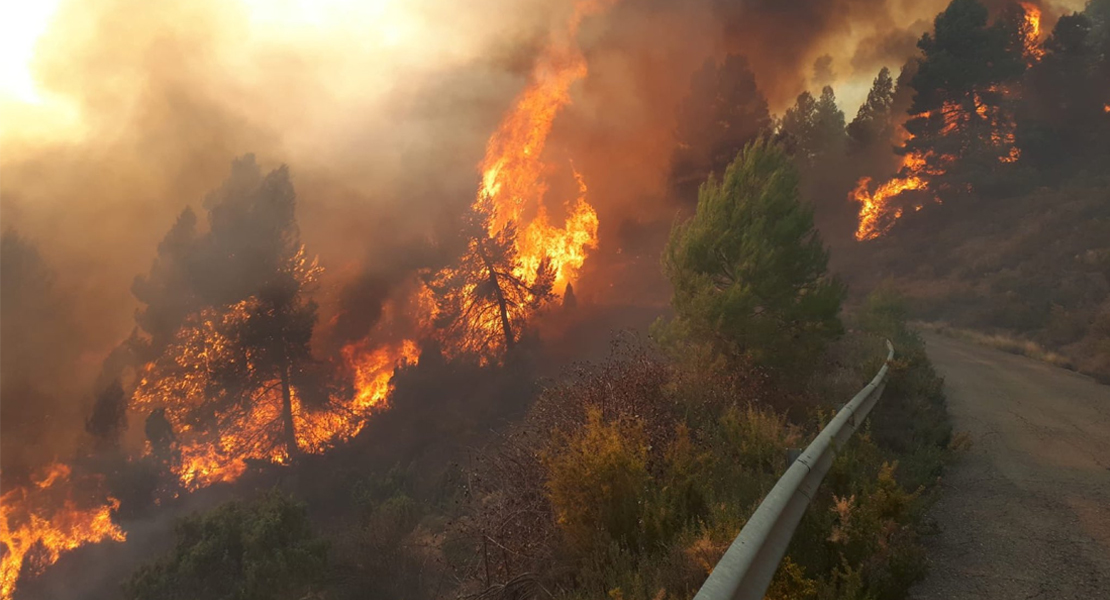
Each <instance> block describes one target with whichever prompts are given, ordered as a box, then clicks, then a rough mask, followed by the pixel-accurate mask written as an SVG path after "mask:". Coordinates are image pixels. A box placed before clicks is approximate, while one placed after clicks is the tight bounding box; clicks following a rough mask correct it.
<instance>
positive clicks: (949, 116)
mask: <svg viewBox="0 0 1110 600" xmlns="http://www.w3.org/2000/svg"><path fill="white" fill-rule="evenodd" d="M986 92H990V93H992V94H998V95H1001V96H1002V97H1006V96H1008V95H1010V94H1012V91H1011V90H1009V89H1006V88H1000V87H992V88H990V89H988V90H986ZM986 92H984V93H986ZM968 104H970V106H968ZM969 109H970V110H969ZM911 118H926V119H935V118H939V119H940V120H941V124H940V131H939V135H940V136H941V137H947V136H952V135H958V134H961V133H964V132H967V131H972V132H975V133H974V135H975V136H976V137H979V138H980V141H981V142H982V143H983V144H984V145H985V146H988V147H990V148H992V149H993V150H994V151H996V152H997V153H998V154H997V158H998V161H999V162H1001V163H1014V162H1017V161H1018V160H1019V159H1020V158H1021V149H1020V148H1018V147H1017V143H1016V136H1015V131H1016V126H1015V124H1014V119H1013V116H1012V115H1011V114H1010V113H1009V112H1008V111H1006V110H1005V109H1004V108H1003V107H1002V106H1000V105H998V104H997V103H996V104H988V103H987V102H986V101H984V98H983V95H982V94H980V93H978V92H975V93H972V94H970V95H969V96H967V97H966V98H965V102H963V103H960V102H955V101H951V100H949V101H945V102H944V103H943V104H942V105H941V107H940V109H939V110H937V111H934V112H929V113H921V114H918V115H915V116H914V117H911ZM969 128H971V129H969ZM911 139H912V138H911ZM927 159H932V160H927ZM956 160H957V157H956V156H954V155H942V156H934V155H933V154H932V153H929V154H927V155H925V156H922V155H921V154H919V153H909V154H907V155H905V157H904V158H903V159H902V165H901V166H900V167H899V169H898V174H897V176H895V177H893V178H891V179H890V180H889V181H886V182H885V183H883V184H881V185H879V186H878V187H877V188H875V190H874V191H871V185H872V183H873V181H872V179H871V178H870V177H861V178H860V180H859V181H858V182H857V183H856V187H855V189H854V190H852V192H851V193H850V194H849V198H850V199H851V200H853V201H854V202H857V203H859V222H858V225H857V227H856V234H855V237H856V240H858V241H865V240H872V239H875V238H877V237H880V236H882V235H884V234H886V233H887V232H888V231H889V230H890V228H891V227H893V226H894V223H895V222H896V221H897V220H898V219H899V218H901V217H902V215H903V214H904V208H903V207H901V206H895V205H894V203H893V202H892V200H893V199H894V198H895V197H896V196H898V195H899V194H901V193H902V192H907V191H913V190H927V189H929V187H930V186H929V181H930V178H932V177H937V176H940V175H943V174H944V173H945V171H946V170H947V169H948V167H950V166H951V165H952V163H954V162H955V161H956ZM930 163H931V164H930ZM933 200H934V201H935V202H938V203H939V202H940V199H939V197H937V196H936V195H935V194H934V196H933ZM921 208H922V206H921V205H915V206H914V207H913V209H914V211H915V212H917V211H920V210H921Z"/></svg>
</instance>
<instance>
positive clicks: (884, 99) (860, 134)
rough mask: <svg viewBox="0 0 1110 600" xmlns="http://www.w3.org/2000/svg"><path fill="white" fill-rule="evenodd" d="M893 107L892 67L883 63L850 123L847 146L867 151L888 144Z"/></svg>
mask: <svg viewBox="0 0 1110 600" xmlns="http://www.w3.org/2000/svg"><path fill="white" fill-rule="evenodd" d="M893 107H894V79H893V78H892V77H891V76H890V69H888V68H886V67H883V68H882V69H880V70H879V74H878V75H876V76H875V80H874V81H873V82H872V83H871V90H870V91H868V92H867V100H866V101H865V102H864V103H863V105H862V106H860V107H859V112H857V113H856V118H855V119H852V122H851V123H849V124H848V150H849V152H851V153H853V154H864V153H867V152H869V151H871V150H872V149H875V148H876V147H879V148H881V149H882V150H883V151H889V149H888V148H887V147H886V145H887V144H889V143H890V137H891V134H892V133H893V130H894V123H893V122H892V120H891V117H892V112H893V110H892V109H893Z"/></svg>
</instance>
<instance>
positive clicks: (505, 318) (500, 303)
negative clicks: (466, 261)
mask: <svg viewBox="0 0 1110 600" xmlns="http://www.w3.org/2000/svg"><path fill="white" fill-rule="evenodd" d="M478 256H479V257H481V259H482V262H483V263H484V264H485V265H486V272H487V273H489V284H490V285H491V286H493V293H494V294H495V295H496V296H497V308H498V310H499V311H500V312H501V330H502V332H503V333H504V334H505V349H506V350H508V349H509V348H512V347H513V343H514V342H516V336H515V335H513V323H512V321H510V320H509V304H508V302H506V300H505V293H504V292H503V291H502V290H501V281H500V280H499V279H498V278H497V270H496V269H494V268H493V263H492V262H491V261H490V259H489V256H487V255H486V249H485V247H484V246H483V245H482V242H481V240H479V241H478Z"/></svg>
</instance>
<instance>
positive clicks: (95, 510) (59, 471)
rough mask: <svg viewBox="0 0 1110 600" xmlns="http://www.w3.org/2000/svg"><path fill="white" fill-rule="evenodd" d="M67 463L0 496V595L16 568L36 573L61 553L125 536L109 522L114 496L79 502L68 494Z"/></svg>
mask: <svg viewBox="0 0 1110 600" xmlns="http://www.w3.org/2000/svg"><path fill="white" fill-rule="evenodd" d="M70 473H71V472H70V468H69V467H68V466H66V465H64V464H61V463H54V464H52V465H50V466H49V467H47V469H46V470H45V473H43V474H42V475H41V477H39V478H38V479H36V480H34V481H32V482H31V485H29V486H26V487H22V486H21V487H15V488H12V489H9V490H8V491H7V492H5V493H4V495H3V496H0V544H3V546H4V554H3V559H2V561H0V600H10V598H12V596H13V595H14V594H15V590H16V584H17V583H18V580H19V575H20V572H21V571H23V570H24V569H27V570H28V573H30V574H33V575H38V574H41V573H42V572H43V570H44V569H46V567H48V566H50V565H52V564H54V563H55V562H57V561H58V558H59V557H60V556H61V555H62V553H63V552H68V551H70V550H74V549H76V548H79V547H81V546H84V545H86V544H95V543H97V542H102V541H105V540H113V541H116V542H122V541H124V540H125V539H126V535H125V534H124V533H123V531H121V530H120V529H119V527H117V526H116V524H115V523H113V522H112V512H113V511H114V510H116V509H117V508H118V507H119V501H118V500H115V499H114V498H107V500H106V502H105V503H103V504H98V505H96V506H92V507H85V506H82V505H81V504H79V503H78V502H77V501H76V500H74V498H73V486H72V485H71V483H70Z"/></svg>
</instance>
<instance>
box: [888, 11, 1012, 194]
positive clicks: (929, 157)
mask: <svg viewBox="0 0 1110 600" xmlns="http://www.w3.org/2000/svg"><path fill="white" fill-rule="evenodd" d="M1008 22H1009V20H1007V19H1000V20H998V21H997V22H996V23H995V24H994V25H988V24H987V9H986V7H984V6H983V5H982V4H980V3H979V2H978V1H977V0H954V1H953V2H952V3H951V4H950V5H949V6H948V8H947V9H946V10H945V11H944V12H943V13H941V14H940V15H938V16H937V18H936V21H935V23H934V31H933V33H931V34H930V33H926V34H925V35H923V36H922V38H921V41H920V42H918V47H919V48H920V49H921V51H922V53H923V54H924V56H923V58H922V60H921V62H920V64H919V66H918V69H917V73H916V74H915V75H914V77H913V79H912V81H911V82H910V86H911V87H912V88H913V89H914V91H915V92H916V95H915V96H914V100H913V105H912V106H911V107H910V113H911V115H913V116H911V117H910V119H909V120H907V121H906V123H905V125H904V127H905V129H906V131H907V132H909V134H910V136H911V137H910V138H909V139H908V140H906V143H905V146H904V147H903V149H902V151H903V152H904V153H905V154H908V155H909V154H912V155H915V156H917V157H919V159H920V160H921V161H922V165H921V171H922V172H924V173H928V174H931V176H932V177H933V178H937V177H942V176H943V177H945V178H946V179H947V180H949V181H951V182H953V183H962V182H966V181H968V177H969V176H970V175H971V174H970V173H968V172H967V169H968V168H972V166H973V165H975V164H976V163H979V162H982V161H983V160H984V159H986V160H988V161H991V160H993V161H994V164H997V163H998V162H1000V161H1002V162H1007V161H1011V159H1013V158H1016V156H1015V155H1013V154H1012V150H1013V149H1014V145H1013V133H1012V131H1009V132H1007V131H1001V130H1000V129H1001V128H1003V127H1004V126H1005V124H1006V122H1007V120H1008V122H1009V123H1010V124H1011V125H1012V117H1010V116H1009V111H1010V108H1009V107H1008V106H1007V105H1006V100H1007V98H1006V92H1005V90H1004V89H1003V85H1005V84H1007V83H1010V82H1012V81H1013V80H1014V79H1015V78H1016V77H1018V76H1020V75H1021V73H1022V71H1023V70H1024V62H1023V59H1022V56H1021V50H1020V49H1018V50H1017V51H1016V52H1015V51H1014V49H1013V48H1012V47H1011V44H1010V39H1011V38H1012V35H1011V33H1009V32H1008V31H1007V23H1008ZM957 168H960V169H961V170H960V171H957V170H956V169H957Z"/></svg>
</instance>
